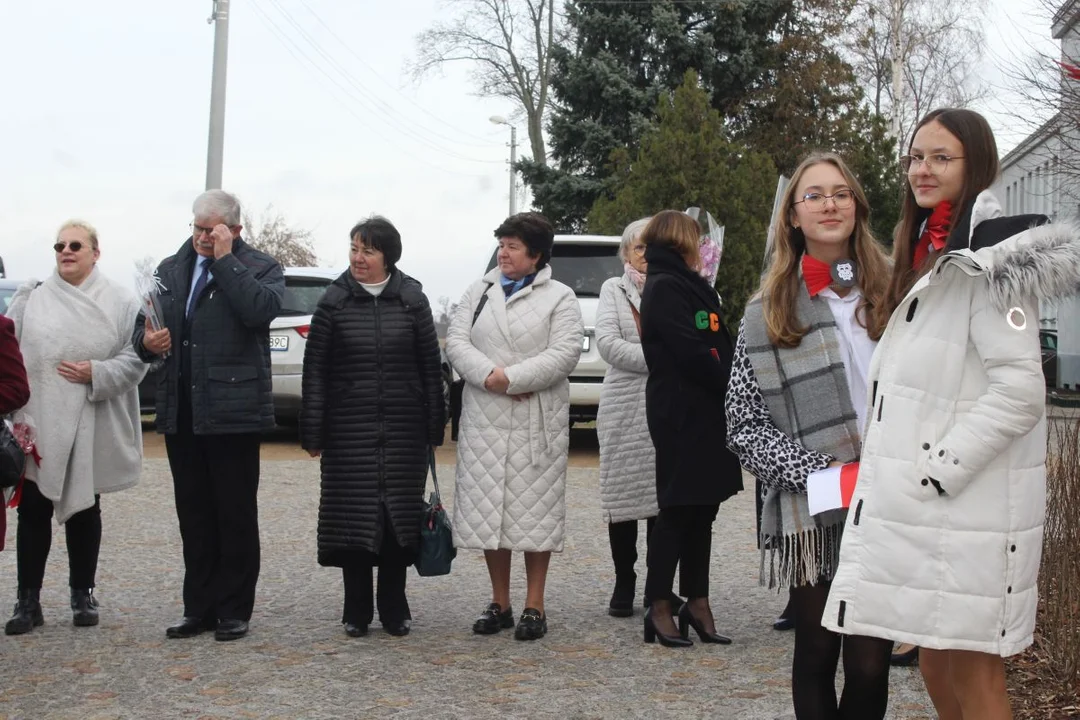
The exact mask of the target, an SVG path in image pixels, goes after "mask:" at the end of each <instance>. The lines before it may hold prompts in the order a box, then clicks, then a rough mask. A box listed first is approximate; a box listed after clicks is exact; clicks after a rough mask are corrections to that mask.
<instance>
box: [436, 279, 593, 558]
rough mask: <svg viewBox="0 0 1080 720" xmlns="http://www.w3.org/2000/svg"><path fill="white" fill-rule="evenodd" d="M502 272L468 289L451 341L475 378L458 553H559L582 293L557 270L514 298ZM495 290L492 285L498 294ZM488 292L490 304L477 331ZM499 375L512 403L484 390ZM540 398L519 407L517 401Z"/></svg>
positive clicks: (457, 498)
mask: <svg viewBox="0 0 1080 720" xmlns="http://www.w3.org/2000/svg"><path fill="white" fill-rule="evenodd" d="M499 277H500V274H499V271H498V269H495V270H492V271H491V272H489V273H488V274H487V276H485V277H484V280H483V282H481V281H477V282H475V283H473V285H472V287H470V288H469V289H468V291H466V293H465V296H464V297H463V298H462V299H461V302H460V303H458V306H457V309H456V310H455V312H454V316H453V318H451V321H450V329H449V331H448V332H447V336H446V354H447V356H448V357H449V358H450V363H451V364H452V365H453V367H454V369H455V370H456V371H457V372H458V373H459V374H460V375H461V377H462V378H464V380H465V389H464V392H463V393H462V400H461V430H460V435H459V438H458V448H457V485H456V487H455V489H454V521H453V526H454V545H455V546H457V547H459V548H472V549H477V550H479V549H483V550H498V549H504V550H518V551H526V552H544V551H549V550H550V551H555V552H559V551H561V550H562V547H563V529H564V524H565V519H566V462H567V453H568V451H569V449H570V382H569V380H568V378H569V376H570V373H571V371H573V369H574V367H575V366H576V365H577V361H578V358H579V357H580V356H581V343H582V340H583V339H584V327H583V325H582V322H581V308H580V306H579V305H578V301H577V297H576V296H575V295H574V291H573V290H571V289H570V288H568V287H567V286H566V285H563V284H562V283H560V282H557V281H555V280H552V279H551V268H550V267H545V268H543V269H542V270H540V272H539V273H537V276H536V279H535V280H534V281H533V283H532V284H531V285H528V286H526V287H525V288H523V289H522V290H519V291H518V292H516V293H514V294H513V295H512V296H511V297H510V298H506V297H505V294H504V292H503V289H502V287H501V286H500V284H499ZM485 283H492V284H491V285H490V287H488V286H487V285H486V284H485ZM485 288H487V290H486V292H487V296H488V300H487V303H486V304H485V305H484V307H483V309H482V310H481V312H480V315H479V317H477V319H476V324H475V325H472V326H471V327H470V323H472V316H473V312H474V310H475V308H476V306H477V303H479V301H480V296H481V295H482V294H484V292H485ZM496 367H502V368H505V370H506V376H507V378H508V379H509V380H510V388H509V395H503V394H496V393H492V392H488V391H487V390H486V389H484V380H485V379H486V378H487V376H488V375H489V374H490V373H491V371H492V370H494V369H495V368H496ZM526 393H531V395H530V397H529V398H528V399H527V400H523V401H519V400H515V399H513V398H511V397H510V395H524V394H526Z"/></svg>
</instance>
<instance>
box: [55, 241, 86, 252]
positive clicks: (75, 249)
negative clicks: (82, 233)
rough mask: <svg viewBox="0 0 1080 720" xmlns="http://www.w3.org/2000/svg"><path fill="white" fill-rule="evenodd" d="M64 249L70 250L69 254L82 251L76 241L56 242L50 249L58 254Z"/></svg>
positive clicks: (80, 245)
mask: <svg viewBox="0 0 1080 720" xmlns="http://www.w3.org/2000/svg"><path fill="white" fill-rule="evenodd" d="M64 248H71V252H79V251H80V250H82V249H83V244H82V243H81V242H79V241H78V240H72V241H71V242H69V243H65V242H58V243H56V244H55V245H53V246H52V249H53V250H55V251H56V252H58V253H62V252H64Z"/></svg>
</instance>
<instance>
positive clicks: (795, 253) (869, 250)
mask: <svg viewBox="0 0 1080 720" xmlns="http://www.w3.org/2000/svg"><path fill="white" fill-rule="evenodd" d="M821 163H828V164H830V165H832V166H833V167H835V168H836V169H837V170H839V171H840V174H841V175H843V176H844V182H845V183H847V185H848V187H850V188H851V191H852V193H854V195H855V230H854V231H853V232H852V236H851V240H850V253H851V259H852V260H853V261H854V262H855V266H856V273H857V277H858V279H859V289H860V291H861V292H862V299H861V300H859V308H858V310H857V312H856V317H857V318H858V321H859V324H861V325H862V326H863V327H865V328H866V332H867V334H868V335H869V336H870V338H871V339H872V340H877V339H878V338H880V337H881V334H882V333H883V332H884V331H885V324H884V323H882V322H881V321H880V319H879V317H880V313H877V312H875V308H877V307H878V305H880V303H881V300H882V297H883V296H884V294H885V290H886V287H887V284H888V277H889V264H888V260H887V259H886V257H885V252H884V251H883V250H882V248H881V245H880V244H879V243H878V241H877V239H876V238H875V237H874V233H873V231H872V230H871V229H870V205H869V203H867V201H866V194H865V193H864V192H863V189H862V185H860V184H859V181H858V179H857V178H856V177H855V176H854V175H853V174H852V172H851V170H850V169H848V166H847V165H846V164H845V163H844V161H843V160H842V159H841V158H840V156H838V155H835V154H833V153H814V154H813V155H810V156H809V157H808V158H806V159H805V160H803V161H802V163H800V165H799V167H798V168H797V169H796V170H795V174H794V175H793V176H792V178H791V182H790V183H788V186H787V190H785V191H784V196H783V198H782V202H781V207H782V208H783V212H781V213H779V214H778V215H777V217H776V224H775V226H774V227H773V233H774V235H773V250H772V257H771V258H770V259H769V269H768V271H766V273H765V276H764V277H763V278H762V279H761V288H760V290H759V292H760V293H761V294H762V296H763V297H764V309H765V327H766V328H767V330H768V332H769V340H770V341H771V342H772V343H773V345H776V346H777V347H782V348H792V347H798V345H799V343H801V342H802V339H803V337H804V336H805V335H806V333H807V332H809V330H810V328H809V327H802V326H800V325H799V318H798V313H797V311H796V301H797V299H798V297H799V292H800V287H799V286H800V285H802V283H803V279H802V275H801V273H800V272H799V263H800V262H801V261H802V256H803V253H805V252H806V238H805V237H804V236H803V231H802V229H801V228H797V227H794V226H793V225H792V224H791V221H792V215H793V213H794V204H793V203H794V202H795V193H796V192H797V190H798V187H799V181H800V180H802V176H803V173H805V172H806V171H807V170H808V169H809V168H811V167H813V166H815V165H819V164H821ZM885 320H886V321H888V316H887V315H886V316H885Z"/></svg>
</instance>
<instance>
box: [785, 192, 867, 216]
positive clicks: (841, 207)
mask: <svg viewBox="0 0 1080 720" xmlns="http://www.w3.org/2000/svg"><path fill="white" fill-rule="evenodd" d="M840 194H845V195H847V196H848V198H849V201H848V202H846V203H844V204H843V205H841V204H840V203H838V202H837V201H836V196H837V195H840ZM815 195H816V196H817V197H819V198H821V207H819V208H815V207H814V206H813V205H812V204H810V198H811V197H812V196H815ZM829 200H832V204H833V207H834V208H836V209H837V210H847V209H848V208H850V207H854V205H855V191H854V190H852V189H851V188H842V189H840V190H837V191H836V192H834V193H833V194H832V195H826V194H825V193H817V192H809V193H806V194H805V195H803V197H802V200H796V201H795V202H793V203H791V207H795V206H796V205H800V204H803V203H806V207H807V208H809V209H810V211H811V212H821V211H823V210H824V209H825V206H826V204H827V202H828V201H829Z"/></svg>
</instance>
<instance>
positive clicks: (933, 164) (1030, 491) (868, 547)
mask: <svg viewBox="0 0 1080 720" xmlns="http://www.w3.org/2000/svg"><path fill="white" fill-rule="evenodd" d="M901 163H902V167H903V169H904V170H905V171H906V172H907V179H908V188H907V191H906V193H905V197H904V205H903V210H902V213H901V217H900V222H899V224H898V225H897V230H896V234H895V242H894V249H893V269H892V277H891V280H890V284H889V288H888V293H887V295H886V297H885V302H884V303H882V306H881V308H880V311H881V314H880V316H879V318H880V320H881V321H883V320H885V319H886V318H888V325H887V327H886V329H885V333H884V334H883V335H882V338H881V341H880V343H879V344H878V349H877V353H876V354H875V355H874V362H873V364H872V365H871V368H870V376H869V384H868V387H869V390H870V392H869V395H870V397H869V399H868V405H867V407H868V408H869V409H870V417H869V418H868V423H867V425H866V429H865V433H864V437H863V451H862V462H861V465H860V471H859V479H858V484H857V486H856V487H855V491H854V495H853V497H852V499H851V508H852V511H851V512H850V513H849V514H848V519H847V525H846V527H845V529H844V542H843V545H842V547H841V551H840V565H839V568H838V569H837V572H836V576H835V578H834V579H833V585H832V590H831V592H830V595H829V601H828V604H827V606H826V608H825V614H824V618H823V624H824V625H825V627H827V628H829V629H830V630H833V631H835V632H839V633H844V634H848V635H872V636H877V637H882V638H887V639H889V640H892V641H896V642H906V643H913V644H916V645H918V646H919V647H920V657H919V666H920V669H921V671H922V675H923V678H924V679H925V681H926V687H927V690H928V691H929V693H930V698H931V700H932V701H933V703H934V707H935V709H936V710H937V713H938V716H939V717H940V718H941V720H961V719H962V720H976V719H977V720H1004V719H1006V718H1011V717H1012V712H1011V709H1010V707H1009V699H1008V694H1007V692H1006V685H1005V665H1004V662H1003V660H1002V658H1003V657H1007V656H1010V655H1013V654H1015V653H1018V652H1020V651H1021V650H1023V649H1024V648H1026V647H1027V646H1028V645H1030V644H1031V642H1032V632H1033V630H1034V628H1035V608H1036V602H1037V594H1038V590H1037V587H1036V580H1037V577H1038V572H1039V562H1040V557H1041V550H1042V531H1043V515H1044V507H1045V500H1046V497H1045V492H1046V486H1045V458H1046V409H1045V398H1046V387H1045V380H1044V378H1043V373H1042V365H1041V356H1040V348H1039V302H1040V301H1042V300H1053V299H1055V298H1061V297H1066V296H1069V295H1072V294H1074V293H1075V292H1076V288H1077V286H1078V285H1080V237H1078V236H1077V231H1076V229H1075V228H1074V227H1072V226H1069V225H1041V226H1040V223H1045V218H1042V217H1040V216H1031V215H1028V216H1019V217H1004V216H1003V215H1002V210H1001V206H1000V205H999V204H998V202H997V200H996V199H995V198H994V196H993V195H992V194H991V193H990V192H989V191H988V189H989V188H990V186H991V185H992V184H993V183H994V182H995V180H996V179H997V177H998V172H999V165H998V152H997V146H996V144H995V142H994V136H993V133H992V132H991V130H990V127H989V125H988V124H987V122H986V120H985V119H984V118H983V117H982V116H981V115H979V114H977V113H974V112H972V111H970V110H956V109H944V110H935V111H934V112H932V113H930V114H929V115H927V116H926V117H925V118H923V119H922V121H921V122H920V123H919V124H918V126H917V127H916V130H915V134H914V137H913V138H912V140H911V144H910V146H909V148H908V151H907V155H905V156H904V157H903V158H901ZM890 315H891V317H890Z"/></svg>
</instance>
